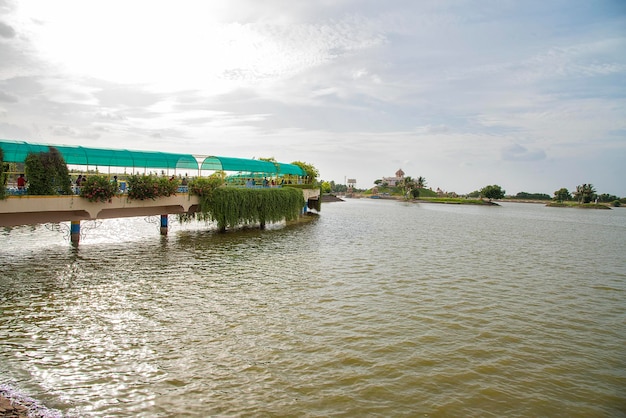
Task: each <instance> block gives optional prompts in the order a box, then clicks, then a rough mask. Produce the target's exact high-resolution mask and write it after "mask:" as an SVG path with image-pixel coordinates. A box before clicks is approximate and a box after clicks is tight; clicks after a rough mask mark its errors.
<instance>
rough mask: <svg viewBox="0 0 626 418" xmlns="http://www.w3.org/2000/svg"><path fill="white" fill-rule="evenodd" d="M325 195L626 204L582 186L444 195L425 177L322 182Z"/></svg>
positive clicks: (463, 202) (445, 201)
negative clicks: (362, 184)
mask: <svg viewBox="0 0 626 418" xmlns="http://www.w3.org/2000/svg"><path fill="white" fill-rule="evenodd" d="M321 187H322V192H323V193H325V194H332V195H335V196H336V195H346V196H352V197H364V198H377V199H397V200H406V201H413V202H424V203H443V204H457V205H497V202H496V201H504V202H525V203H539V204H545V205H546V206H549V207H557V208H582V209H610V208H611V207H619V206H621V205H623V204H626V197H622V198H620V197H618V196H615V195H611V194H608V193H597V191H596V189H595V187H594V186H593V185H592V184H588V183H587V184H582V185H579V186H576V188H575V189H574V190H573V191H572V192H570V191H569V190H568V189H566V188H561V189H559V190H556V191H555V192H554V195H553V196H550V195H548V194H545V193H529V192H520V193H517V194H516V195H506V192H505V190H504V189H502V187H500V186H499V185H497V184H493V185H488V186H484V187H483V188H481V189H478V190H475V191H473V192H471V193H468V194H465V195H460V194H457V193H454V192H444V191H442V190H440V189H437V190H436V191H435V190H432V189H431V188H428V187H427V186H426V179H425V178H424V177H422V176H420V177H417V179H414V178H412V177H404V178H402V179H401V180H400V181H398V182H397V184H395V185H393V186H391V185H389V184H388V183H386V182H385V181H383V180H376V182H375V187H372V188H371V189H357V188H352V187H348V186H347V185H343V184H335V182H333V181H331V182H326V181H322V182H321Z"/></svg>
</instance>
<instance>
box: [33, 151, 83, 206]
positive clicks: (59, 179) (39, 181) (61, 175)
mask: <svg viewBox="0 0 626 418" xmlns="http://www.w3.org/2000/svg"><path fill="white" fill-rule="evenodd" d="M24 171H25V172H26V177H28V184H29V185H28V194H30V195H37V196H39V195H43V196H49V195H56V194H71V193H72V182H71V180H70V173H69V170H68V169H67V165H66V164H65V160H64V159H63V156H62V155H61V153H60V152H59V150H57V149H56V148H54V147H49V151H48V152H39V153H32V152H31V153H29V154H28V155H27V156H26V160H25V161H24Z"/></svg>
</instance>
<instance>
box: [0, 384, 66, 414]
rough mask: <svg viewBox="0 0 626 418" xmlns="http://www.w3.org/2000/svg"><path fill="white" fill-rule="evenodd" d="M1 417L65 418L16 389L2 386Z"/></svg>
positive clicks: (0, 393) (0, 387) (5, 385)
mask: <svg viewBox="0 0 626 418" xmlns="http://www.w3.org/2000/svg"><path fill="white" fill-rule="evenodd" d="M0 416H1V417H7V418H29V417H35V418H63V414H62V413H61V411H58V410H56V409H50V408H46V407H45V406H43V405H41V403H39V402H38V401H37V400H35V399H33V398H31V397H30V396H27V395H25V394H23V393H21V392H19V391H18V390H16V389H15V388H13V387H11V386H9V385H7V384H0Z"/></svg>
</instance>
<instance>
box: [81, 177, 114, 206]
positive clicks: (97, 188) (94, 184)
mask: <svg viewBox="0 0 626 418" xmlns="http://www.w3.org/2000/svg"><path fill="white" fill-rule="evenodd" d="M116 193H117V184H115V183H112V182H111V181H110V180H109V178H108V177H107V176H101V175H97V174H96V175H92V176H89V177H87V178H86V179H85V180H84V181H83V182H82V183H81V185H80V196H81V197H84V198H86V199H87V200H89V201H90V202H103V203H104V202H111V199H112V198H113V196H115V194H116Z"/></svg>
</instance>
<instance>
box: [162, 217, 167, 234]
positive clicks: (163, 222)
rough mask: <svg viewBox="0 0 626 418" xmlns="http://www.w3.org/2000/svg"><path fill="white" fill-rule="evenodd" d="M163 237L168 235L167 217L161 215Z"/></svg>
mask: <svg viewBox="0 0 626 418" xmlns="http://www.w3.org/2000/svg"><path fill="white" fill-rule="evenodd" d="M161 235H167V215H161Z"/></svg>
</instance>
